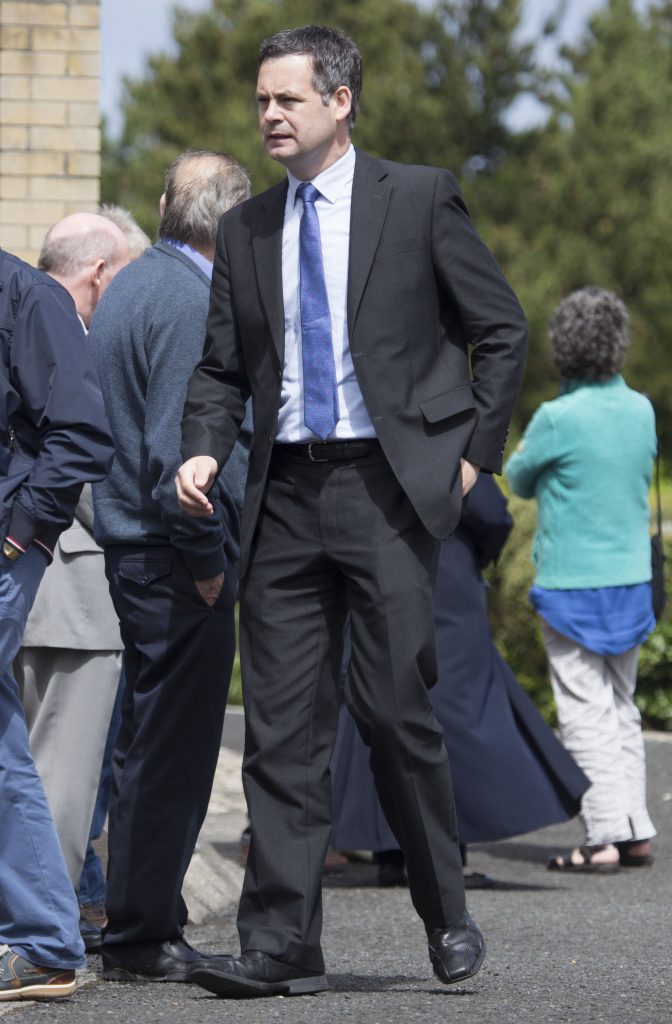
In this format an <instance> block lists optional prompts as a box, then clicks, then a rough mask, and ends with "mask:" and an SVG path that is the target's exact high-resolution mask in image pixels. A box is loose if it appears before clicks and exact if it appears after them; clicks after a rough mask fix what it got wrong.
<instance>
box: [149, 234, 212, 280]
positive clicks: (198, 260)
mask: <svg viewBox="0 0 672 1024" xmlns="http://www.w3.org/2000/svg"><path fill="white" fill-rule="evenodd" d="M161 241H162V242H165V244H166V245H172V247H173V249H177V250H178V251H179V252H183V253H184V255H185V256H188V257H189V259H190V260H193V261H194V263H195V264H196V266H197V267H199V268H200V269H201V270H202V271H203V273H204V274H205V276H206V277H207V278H208V280H209V281H211V280H212V263H211V262H210V260H209V259H206V257H205V256H204V255H203V254H202V253H200V252H198V251H197V250H196V249H193V248H192V247H191V246H190V245H187V243H186V242H177V241H176V240H175V239H174V238H162V239H161Z"/></svg>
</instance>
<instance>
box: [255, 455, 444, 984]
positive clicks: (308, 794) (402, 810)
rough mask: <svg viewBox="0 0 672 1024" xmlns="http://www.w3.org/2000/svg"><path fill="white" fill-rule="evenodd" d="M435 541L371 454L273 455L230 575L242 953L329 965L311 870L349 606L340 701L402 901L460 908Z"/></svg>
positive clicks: (326, 815)
mask: <svg viewBox="0 0 672 1024" xmlns="http://www.w3.org/2000/svg"><path fill="white" fill-rule="evenodd" d="M276 452H277V449H276ZM438 549H439V544H438V541H436V540H435V539H434V538H433V537H431V536H430V535H429V534H428V533H427V531H426V530H425V528H424V527H423V526H422V524H421V523H420V521H419V519H418V517H417V514H416V513H415V510H414V509H413V507H412V506H411V504H410V502H409V501H408V499H407V497H406V495H405V494H404V492H403V491H402V489H401V487H400V486H399V484H398V482H397V480H396V479H395V477H394V475H393V474H392V471H391V470H390V468H389V465H388V463H387V461H386V460H385V459H384V457H383V456H382V454H381V453H380V451H378V452H377V453H376V454H374V455H368V456H366V457H365V458H364V459H358V460H353V461H352V462H347V463H320V464H314V463H310V462H302V461H298V460H297V459H296V457H293V456H291V455H290V456H288V455H286V454H283V455H282V456H279V455H277V454H274V457H273V462H272V466H271V474H270V478H269V481H268V488H267V492H266V496H265V501H264V505H263V508H262V512H261V517H260V520H259V524H258V530H257V534H256V537H255V541H254V546H253V551H252V558H251V561H250V565H249V569H248V572H247V574H246V577H245V579H244V580H243V583H242V585H241V661H242V671H243V691H244V701H245V713H246V744H245V758H244V763H243V779H244V785H245V793H246V796H247V801H248V806H249V810H250V817H251V822H252V842H251V846H250V853H249V858H248V862H247V869H246V873H245V882H244V886H243V893H242V896H241V902H240V907H239V912H238V929H239V933H240V940H241V949H242V950H243V951H245V950H251V949H258V950H262V951H264V952H266V953H269V954H271V955H272V956H275V957H278V958H279V959H281V960H284V961H286V962H291V963H293V964H296V965H298V966H301V967H304V968H307V969H313V970H323V969H324V962H323V959H322V953H321V949H320V932H321V926H322V908H321V869H322V863H323V860H324V856H325V853H326V849H327V844H328V841H329V833H330V827H331V824H330V810H331V808H330V797H331V793H330V774H329V761H330V758H331V753H332V748H333V745H334V740H335V735H336V727H337V717H338V705H339V679H340V669H341V653H342V643H343V639H342V638H343V627H344V623H345V618H346V615H347V613H348V612H349V613H350V617H351V623H352V658H351V662H350V670H349V676H348V680H347V684H346V700H347V703H348V706H349V708H350V710H351V712H352V714H353V716H354V718H355V720H356V722H357V724H358V727H359V729H360V731H361V733H362V735H363V737H364V739H365V741H366V743H367V744H368V745H369V746H370V747H371V766H372V769H373V772H374V777H375V780H376V786H377V789H378V793H379V796H380V800H381V804H382V806H383V808H384V810H385V813H386V815H387V818H388V821H389V822H390V825H391V827H392V829H393V831H394V833H395V835H396V836H397V839H398V841H399V844H400V846H401V848H402V849H403V851H404V854H405V856H406V862H407V869H408V877H409V885H410V891H411V897H412V899H413V903H414V905H415V908H416V910H417V912H418V914H419V915H420V917H421V918H422V920H423V921H424V923H425V925H426V926H427V927H428V928H429V927H441V926H445V925H447V924H448V923H450V922H451V921H453V920H454V919H455V918H456V917H458V916H459V915H460V914H461V913H462V912H463V910H464V884H463V878H462V865H461V859H460V853H459V849H458V845H457V827H456V822H455V812H454V805H453V792H452V783H451V777H450V769H449V766H448V760H447V755H446V750H445V746H444V743H443V735H442V732H441V729H440V727H439V726H438V724H437V722H436V720H435V718H434V714H433V710H432V705H431V702H430V699H429V694H428V692H427V691H428V688H429V687H430V686H432V685H433V684H434V683H435V681H436V674H437V668H436V650H435V640H434V618H433V595H432V586H433V578H434V573H435V568H436V562H437V558H438Z"/></svg>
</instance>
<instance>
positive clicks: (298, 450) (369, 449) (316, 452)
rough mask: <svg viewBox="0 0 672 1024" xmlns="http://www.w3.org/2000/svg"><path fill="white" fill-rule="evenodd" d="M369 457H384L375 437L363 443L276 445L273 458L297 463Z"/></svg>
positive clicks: (341, 460) (323, 442)
mask: <svg viewBox="0 0 672 1024" xmlns="http://www.w3.org/2000/svg"><path fill="white" fill-rule="evenodd" d="M367 455H377V456H379V457H380V456H382V448H381V447H380V441H378V440H377V439H376V438H375V437H371V438H366V439H363V440H361V441H309V442H308V444H274V445H273V456H274V457H275V456H278V457H279V458H284V459H291V460H292V461H295V462H350V461H351V460H352V459H363V458H365V457H366V456H367Z"/></svg>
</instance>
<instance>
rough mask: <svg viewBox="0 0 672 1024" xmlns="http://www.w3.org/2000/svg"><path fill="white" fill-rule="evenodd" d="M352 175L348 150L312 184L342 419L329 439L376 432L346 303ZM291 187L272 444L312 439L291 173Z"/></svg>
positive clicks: (298, 205)
mask: <svg viewBox="0 0 672 1024" xmlns="http://www.w3.org/2000/svg"><path fill="white" fill-rule="evenodd" d="M354 173H355V150H354V149H353V147H352V146H350V148H349V149H348V151H347V153H345V155H344V156H342V157H341V158H340V160H337V161H336V163H335V164H332V165H331V167H328V168H327V169H326V171H322V173H321V174H318V175H317V177H316V178H314V179H313V185H314V186H315V188H316V189H318V191H319V192H320V195H319V197H318V198H317V200H316V201H315V209H316V211H317V216H318V219H319V222H320V240H321V243H322V262H323V265H324V277H325V282H326V286H327V298H328V300H329V312H330V314H331V337H332V343H333V346H334V363H335V366H336V384H337V387H338V408H339V413H340V419H339V421H338V423H337V424H336V426H335V427H334V429H333V430H332V432H331V434H330V435H329V440H336V439H337V438H354V437H375V436H376V432H375V430H374V428H373V424H372V423H371V420H370V419H369V414H368V413H367V411H366V407H365V406H364V399H363V398H362V393H361V391H360V390H359V385H358V383H357V378H356V377H355V369H354V366H353V365H352V358H351V356H350V341H349V338H348V320H347V313H346V302H347V294H348V252H349V246H350V204H351V199H352V179H353V176H354ZM287 176H288V179H289V188H288V190H287V202H286V205H285V220H284V226H283V229H282V298H283V303H284V309H285V361H284V368H283V374H282V391H281V395H280V413H279V416H278V429H277V433H276V437H275V439H276V441H280V442H282V443H292V444H296V443H298V442H305V441H311V440H314V439H315V434H313V432H312V431H311V430H309V429H308V427H307V426H306V425H305V423H304V421H303V363H302V359H301V310H300V308H299V279H300V255H299V226H300V223H301V217H302V216H303V203H302V202H301V200H300V199H299V200H298V201H297V200H296V190H297V188H298V187H299V185H300V184H301V182H300V181H299V179H298V178H295V177H294V175H293V174H291V173H290V172H289V171H288V172H287Z"/></svg>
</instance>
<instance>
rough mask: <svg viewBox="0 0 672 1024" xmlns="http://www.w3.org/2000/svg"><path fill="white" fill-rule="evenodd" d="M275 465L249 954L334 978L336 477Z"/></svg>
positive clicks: (263, 619) (255, 720)
mask: <svg viewBox="0 0 672 1024" xmlns="http://www.w3.org/2000/svg"><path fill="white" fill-rule="evenodd" d="M294 470H295V467H294V466H290V467H289V468H287V467H283V466H277V465H274V468H273V471H272V474H271V478H270V480H269V483H268V489H267V493H266V497H265V504H264V509H263V512H262V520H261V523H260V529H259V532H258V537H257V541H256V545H255V549H254V552H253V557H252V559H251V563H250V567H249V570H248V572H247V574H246V577H245V579H244V580H243V581H242V583H241V614H240V630H241V637H240V644H241V668H242V676H243V699H244V703H245V721H246V734H245V759H244V764H243V780H244V785H245V795H246V797H247V801H248V808H249V813H250V820H251V828H252V837H251V843H250V850H249V855H248V858H247V865H246V871H245V881H244V885H243V892H242V896H241V901H240V907H239V911H238V930H239V934H240V944H241V950H242V952H243V953H245V952H247V951H251V950H260V951H262V952H264V953H266V954H269V955H270V956H273V957H275V958H277V959H278V960H280V961H282V962H283V963H285V964H292V965H294V966H296V967H297V968H300V969H304V970H306V971H314V972H322V971H323V970H324V960H323V958H322V952H321V948H320V932H321V926H322V904H321V869H322V864H323V861H324V857H325V853H326V850H327V845H328V842H329V834H330V775H329V761H330V757H331V751H332V746H333V742H334V737H335V732H336V722H337V715H338V692H339V673H340V660H341V649H342V636H343V624H344V618H345V612H344V606H343V592H342V582H341V579H340V575H339V574H338V572H337V571H335V570H334V568H333V566H332V565H331V564H330V562H329V560H328V558H326V557H325V555H324V552H323V545H322V541H321V538H320V517H319V506H320V494H321V489H322V482H323V479H324V476H325V472H328V471H325V470H324V469H322V468H320V467H317V466H315V467H311V470H310V473H309V474H308V476H307V478H306V479H304V477H303V476H302V477H301V479H300V481H299V482H297V480H296V477H295V472H294Z"/></svg>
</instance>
